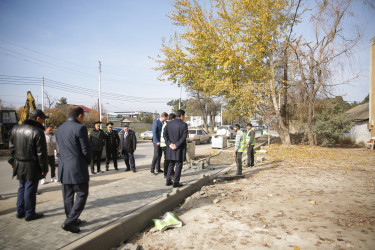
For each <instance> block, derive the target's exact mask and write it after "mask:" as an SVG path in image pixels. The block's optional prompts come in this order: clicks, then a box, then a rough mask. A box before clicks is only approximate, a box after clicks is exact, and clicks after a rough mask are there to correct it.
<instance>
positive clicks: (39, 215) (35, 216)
mask: <svg viewBox="0 0 375 250" xmlns="http://www.w3.org/2000/svg"><path fill="white" fill-rule="evenodd" d="M43 216H44V214H38V213H35V214H33V215H31V216H30V217H25V221H32V220H37V219H40V218H42V217H43Z"/></svg>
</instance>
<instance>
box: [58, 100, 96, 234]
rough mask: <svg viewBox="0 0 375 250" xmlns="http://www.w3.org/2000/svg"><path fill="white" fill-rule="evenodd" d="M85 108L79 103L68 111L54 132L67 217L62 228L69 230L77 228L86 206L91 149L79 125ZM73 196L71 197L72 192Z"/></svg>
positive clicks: (86, 133)
mask: <svg viewBox="0 0 375 250" xmlns="http://www.w3.org/2000/svg"><path fill="white" fill-rule="evenodd" d="M84 116H85V114H84V110H83V109H82V108H81V107H77V108H74V109H72V110H71V111H70V117H69V118H68V120H67V121H66V122H64V123H63V124H62V125H61V126H60V127H59V128H58V129H57V132H56V141H57V144H58V147H59V154H60V159H59V181H60V182H61V183H62V192H63V200H64V208H65V214H66V220H65V222H64V224H63V225H62V228H63V229H64V230H66V231H70V232H72V233H78V232H79V231H80V229H79V227H78V225H79V224H80V223H81V220H80V219H78V218H79V216H80V215H81V213H82V211H83V208H84V207H85V204H86V200H87V196H88V194H89V171H88V165H89V164H90V162H91V149H90V142H89V138H88V132H87V128H86V127H85V126H83V125H82V122H83V119H84ZM75 194H76V200H75V201H74V195H75Z"/></svg>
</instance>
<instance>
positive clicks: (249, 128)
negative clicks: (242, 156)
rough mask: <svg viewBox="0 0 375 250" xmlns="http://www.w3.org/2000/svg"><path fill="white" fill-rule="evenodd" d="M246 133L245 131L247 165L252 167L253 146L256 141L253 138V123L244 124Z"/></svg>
mask: <svg viewBox="0 0 375 250" xmlns="http://www.w3.org/2000/svg"><path fill="white" fill-rule="evenodd" d="M246 128H247V133H246V144H247V167H248V168H249V167H254V147H255V143H256V139H255V130H254V129H253V125H252V124H251V123H248V124H247V125H246Z"/></svg>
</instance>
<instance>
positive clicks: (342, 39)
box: [289, 0, 360, 145]
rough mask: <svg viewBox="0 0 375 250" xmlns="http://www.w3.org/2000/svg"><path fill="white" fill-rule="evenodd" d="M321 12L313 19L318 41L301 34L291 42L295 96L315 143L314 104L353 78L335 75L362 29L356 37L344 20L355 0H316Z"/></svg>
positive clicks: (310, 136) (310, 142)
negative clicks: (349, 31) (319, 98)
mask: <svg viewBox="0 0 375 250" xmlns="http://www.w3.org/2000/svg"><path fill="white" fill-rule="evenodd" d="M316 3H317V14H315V15H312V17H311V20H312V22H313V23H314V24H315V29H314V35H315V39H314V41H307V40H306V39H305V38H304V37H302V36H301V37H299V38H298V39H296V40H295V41H293V42H291V43H290V48H291V50H292V55H291V61H292V63H291V64H290V66H289V67H290V68H291V71H294V72H295V75H294V77H295V78H294V79H293V80H292V82H291V85H292V86H293V87H294V88H295V91H294V92H292V93H294V94H296V95H295V96H294V97H293V98H294V99H295V100H297V99H298V101H299V103H300V107H301V108H300V111H301V113H300V116H301V117H302V119H303V120H304V121H305V126H304V131H305V132H306V134H307V138H308V141H309V144H311V145H315V144H316V138H315V136H314V134H313V132H312V131H311V126H312V124H313V122H314V106H315V103H316V101H317V98H318V97H319V96H324V95H326V96H329V95H331V90H332V88H333V87H334V86H337V85H341V84H345V83H348V82H349V81H350V80H352V79H353V78H355V77H356V76H352V77H348V78H349V79H344V80H342V79H340V80H339V81H338V80H337V79H338V78H337V77H335V79H333V77H332V76H333V75H334V73H335V70H336V69H341V70H343V68H342V67H339V66H340V64H341V63H342V62H343V61H348V59H349V60H350V51H351V49H352V48H353V47H354V46H355V45H356V44H357V42H358V40H359V38H360V36H359V33H356V34H353V33H351V35H353V36H354V37H350V38H348V37H346V36H345V33H344V32H343V27H342V21H343V19H344V17H345V16H346V15H348V14H349V7H350V5H351V3H352V0H346V1H339V0H337V1H324V0H322V1H318V0H317V1H316Z"/></svg>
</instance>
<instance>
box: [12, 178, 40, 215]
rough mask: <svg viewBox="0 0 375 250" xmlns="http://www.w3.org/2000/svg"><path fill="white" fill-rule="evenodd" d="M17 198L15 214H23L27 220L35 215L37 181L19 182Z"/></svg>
mask: <svg viewBox="0 0 375 250" xmlns="http://www.w3.org/2000/svg"><path fill="white" fill-rule="evenodd" d="M19 182H20V186H19V188H18V197H17V214H19V215H22V214H25V217H26V218H28V217H30V216H33V215H34V214H35V206H36V192H37V190H38V183H39V180H38V181H24V180H20V181H19Z"/></svg>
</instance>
